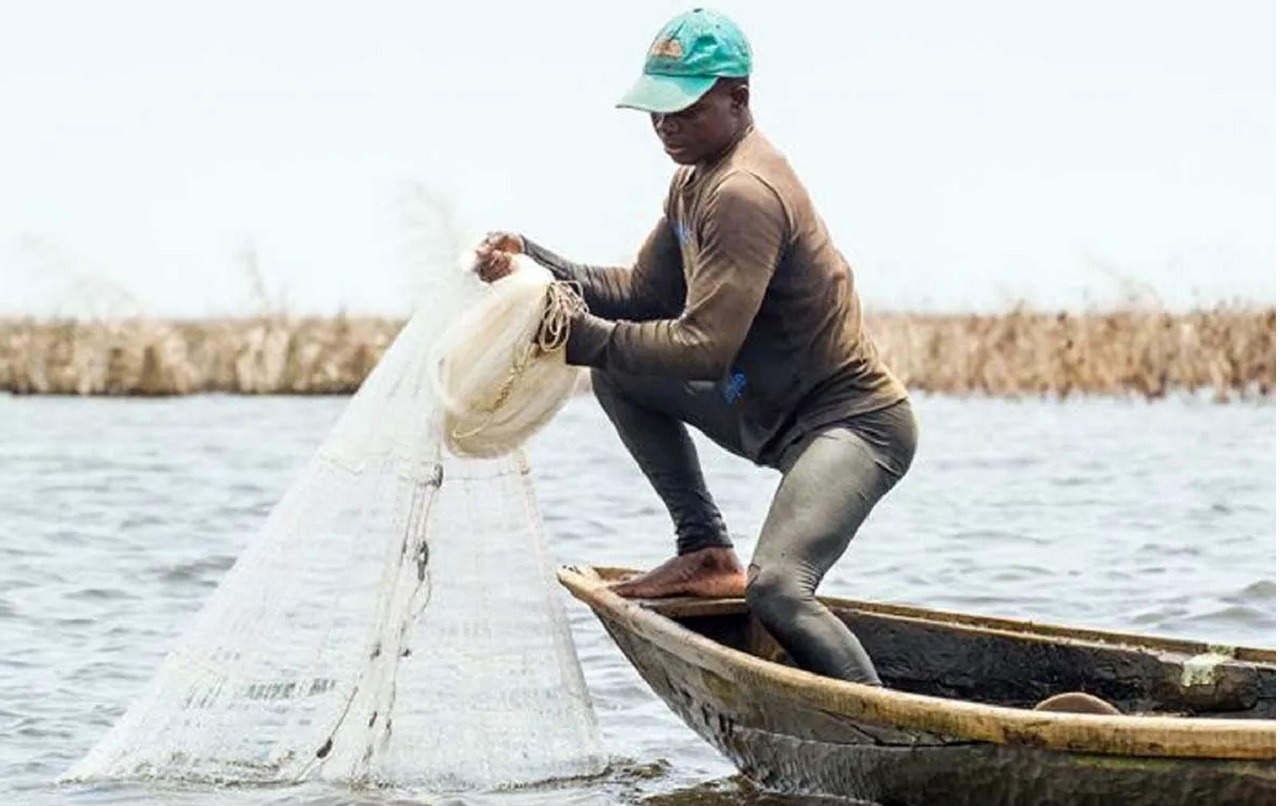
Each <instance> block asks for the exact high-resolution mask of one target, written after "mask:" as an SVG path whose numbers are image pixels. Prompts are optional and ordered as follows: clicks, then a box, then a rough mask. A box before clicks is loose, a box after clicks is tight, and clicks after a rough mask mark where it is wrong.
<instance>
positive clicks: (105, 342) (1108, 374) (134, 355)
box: [0, 306, 1276, 402]
mask: <svg viewBox="0 0 1280 806" xmlns="http://www.w3.org/2000/svg"><path fill="white" fill-rule="evenodd" d="M403 324H404V320H403V319H398V318H374V317H361V318H355V317H350V318H348V317H341V316H335V317H292V316H260V317H246V318H226V319H210V320H159V319H142V318H138V319H121V320H103V321H72V320H65V321H41V320H34V319H0V393H3V392H9V393H13V394H22V395H28V394H40V395H111V396H164V395H183V394H201V393H231V394H280V395H291V394H297V395H316V394H318V395H341V394H350V393H352V392H354V391H355V390H356V389H357V388H358V387H359V385H360V383H361V382H362V381H363V380H364V378H365V376H366V375H367V374H368V373H369V371H370V370H371V369H372V368H373V366H374V365H375V364H376V363H377V362H378V359H379V358H380V357H381V356H382V353H383V351H384V350H385V349H386V348H387V346H388V345H389V344H390V343H391V341H392V340H393V339H394V338H395V336H396V334H397V333H398V332H399V330H400V328H401V327H402V326H403ZM866 327H867V330H868V331H869V332H870V333H871V335H872V337H873V338H874V339H875V342H876V345H877V347H878V348H879V350H880V353H881V355H882V356H883V357H884V359H885V360H886V362H887V363H888V364H889V366H890V367H891V368H892V369H893V371H894V372H895V373H896V374H897V375H898V377H900V378H901V379H902V380H903V381H904V382H906V384H907V385H908V386H909V387H910V388H911V389H913V390H915V391H921V392H928V393H937V394H950V395H982V396H997V397H1018V396H1037V397H1059V398H1066V397H1074V396H1080V395H1110V396H1130V397H1140V398H1146V399H1155V398H1160V397H1164V396H1166V395H1169V394H1174V393H1184V392H1191V393H1198V392H1202V391H1205V390H1208V391H1209V392H1210V393H1211V394H1212V396H1213V398H1214V399H1215V400H1218V401H1223V402H1225V401H1229V400H1239V399H1250V398H1260V397H1273V396H1274V394H1275V382H1276V310H1275V307H1274V306H1272V307H1269V308H1244V307H1241V308H1231V307H1219V308H1215V309H1211V310H1199V311H1190V312H1185V313H1170V312H1161V311H1151V310H1140V309H1135V310H1117V311H1110V312H1105V311H1100V312H1091V313H1046V312H1035V311H1029V310H1023V309H1018V308H1015V309H1013V310H1011V311H1008V312H1006V313H1002V314H912V313H876V312H869V313H868V314H867V317H866Z"/></svg>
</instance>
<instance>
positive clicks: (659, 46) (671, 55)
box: [649, 37, 684, 60]
mask: <svg viewBox="0 0 1280 806" xmlns="http://www.w3.org/2000/svg"><path fill="white" fill-rule="evenodd" d="M649 55H650V56H659V57H663V58H667V59H677V60H678V59H683V58H684V48H683V47H681V46H680V40H678V39H676V38H675V37H671V38H669V39H663V40H661V41H658V42H654V43H653V49H652V50H650V51H649Z"/></svg>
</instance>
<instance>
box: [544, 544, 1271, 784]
mask: <svg viewBox="0 0 1280 806" xmlns="http://www.w3.org/2000/svg"><path fill="white" fill-rule="evenodd" d="M626 573H629V572H627V571H625V570H623V569H608V568H590V567H579V568H563V569H561V571H560V574H559V577H560V582H561V583H562V584H563V585H564V586H565V587H566V588H568V590H569V591H570V592H571V593H572V594H573V595H574V596H575V597H576V598H578V599H580V600H582V601H583V602H585V603H586V604H587V605H589V606H590V607H591V609H592V610H593V611H594V612H595V614H596V616H597V617H598V618H599V619H600V621H601V622H602V623H603V624H604V627H605V629H606V630H607V631H608V633H609V635H610V636H611V637H612V638H613V640H614V641H615V642H616V643H617V644H618V646H619V648H620V649H621V650H622V651H623V653H624V654H625V655H626V656H627V658H628V659H629V660H630V661H631V663H632V665H634V666H635V668H636V669H637V671H639V673H640V675H641V677H643V678H644V680H645V682H647V683H648V684H649V686H650V687H652V688H653V690H654V691H655V692H656V693H657V694H658V696H659V697H661V698H662V699H663V700H664V701H665V702H666V703H667V705H668V706H669V707H670V708H671V709H672V710H673V711H675V712H676V714H678V715H679V716H680V717H681V718H682V719H683V720H684V721H685V723H686V724H688V725H689V727H690V728H692V729H693V730H694V731H695V732H696V733H697V734H698V735H699V736H701V737H702V738H703V739H705V740H706V741H708V742H710V743H711V744H712V745H713V746H715V747H716V748H717V749H719V750H720V752H721V753H723V754H724V755H725V756H726V757H728V758H729V759H730V760H731V761H732V762H733V763H734V764H735V765H736V766H737V767H738V768H739V769H740V770H741V771H742V773H743V774H744V775H746V776H747V777H748V778H750V779H751V780H752V781H754V782H755V783H756V784H758V785H759V786H761V787H762V788H764V789H768V790H773V791H780V792H790V793H797V794H813V795H833V796H837V797H845V798H854V799H858V800H863V801H870V802H873V803H879V804H884V806H900V805H901V806H908V805H910V804H925V805H929V806H932V804H940V803H946V804H955V805H956V806H963V805H964V804H975V805H980V806H995V805H997V804H1019V805H1021V804H1113V803H1123V804H1127V805H1128V806H1141V805H1142V804H1153V806H1154V804H1159V805H1160V806H1172V805H1173V804H1196V805H1197V806H1201V805H1202V804H1210V803H1222V804H1240V805H1243V804H1255V803H1256V804H1263V803H1266V804H1272V803H1275V799H1276V788H1275V758H1276V728H1275V705H1276V703H1275V694H1276V689H1275V651H1274V650H1267V649H1252V648H1244V647H1224V646H1211V645H1207V644H1202V643H1196V642H1191V641H1178V640H1171V639H1165V638H1154V637H1146V636H1138V635H1124V634H1120V633H1112V632H1103V631H1099V630H1087V629H1071V628H1066V627H1053V626H1048V625H1043V624H1036V623H1032V622H1026V621H1010V620H1005V619H997V618H987V617H982V616H966V615H961V614H955V613H945V612H939V611H932V610H925V609H921V608H915V607H904V606H896V605H882V604H870V603H865V602H857V601H850V600H842V599H824V601H825V602H826V603H827V605H828V606H830V607H831V609H832V610H833V612H835V613H836V614H837V615H838V616H839V617H840V618H841V619H843V620H844V621H845V622H846V623H848V624H850V625H851V626H852V627H853V628H854V630H855V631H856V632H857V635H858V637H859V638H860V639H861V640H862V642H863V644H864V645H865V646H866V648H867V651H868V652H869V653H870V655H871V657H872V659H873V660H874V661H875V662H876V665H877V668H878V670H879V671H880V674H881V676H882V678H883V679H884V681H885V684H886V688H874V687H869V686H862V685H858V684H855V683H847V682H843V681H838V680H832V679H829V678H825V677H821V676H818V675H814V674H810V673H808V672H804V671H801V670H799V669H797V668H795V667H794V666H793V665H790V663H789V659H788V658H787V657H786V654H785V653H784V652H783V651H782V650H781V649H780V648H779V647H778V645H777V643H776V642H774V641H773V640H772V638H771V637H770V636H769V635H768V633H766V632H765V631H764V630H763V629H762V628H761V627H760V625H759V623H758V622H757V621H756V620H755V619H754V618H752V617H751V616H750V614H749V612H748V610H747V608H746V605H745V603H744V602H743V601H742V600H741V599H722V600H700V599H671V600H661V601H644V602H641V601H631V600H626V599H623V598H621V597H619V596H618V595H616V594H614V593H613V592H612V591H610V590H609V588H608V587H607V583H608V582H609V580H611V579H617V578H619V577H620V576H622V575H624V574H626ZM1069 691H1084V692H1088V693H1090V694H1094V695H1096V696H1099V697H1102V698H1103V699H1105V700H1107V701H1109V702H1111V703H1113V704H1114V705H1115V706H1116V707H1118V708H1119V709H1120V710H1121V712H1122V715H1119V716H1115V715H1110V716H1103V715H1093V714H1073V713H1051V712H1043V711H1034V710H1031V709H1032V708H1033V707H1034V705H1035V704H1036V703H1037V702H1040V701H1041V700H1043V699H1045V698H1046V697H1049V696H1052V695H1054V694H1059V693H1063V692H1069Z"/></svg>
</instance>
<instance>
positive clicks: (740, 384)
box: [724, 369, 747, 406]
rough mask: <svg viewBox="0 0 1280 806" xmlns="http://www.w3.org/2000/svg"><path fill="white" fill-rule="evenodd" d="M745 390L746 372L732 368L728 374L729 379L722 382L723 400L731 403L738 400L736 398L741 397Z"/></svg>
mask: <svg viewBox="0 0 1280 806" xmlns="http://www.w3.org/2000/svg"><path fill="white" fill-rule="evenodd" d="M746 390H747V373H745V372H743V371H742V370H740V369H739V370H734V373H733V374H732V375H730V376H729V380H727V381H725V382H724V402H726V403H728V404H729V405H731V406H732V405H733V404H734V403H737V402H738V398H740V397H742V395H743V393H744V392H746Z"/></svg>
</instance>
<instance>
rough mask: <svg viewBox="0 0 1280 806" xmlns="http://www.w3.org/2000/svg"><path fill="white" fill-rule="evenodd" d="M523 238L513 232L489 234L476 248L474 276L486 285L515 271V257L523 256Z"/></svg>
mask: <svg viewBox="0 0 1280 806" xmlns="http://www.w3.org/2000/svg"><path fill="white" fill-rule="evenodd" d="M523 252H524V238H522V237H520V236H519V235H516V234H515V233H514V232H491V233H489V234H488V235H487V236H486V237H485V239H484V242H483V243H481V244H480V246H479V247H477V248H476V274H478V275H480V279H481V280H484V281H485V282H486V283H492V282H494V281H495V280H501V279H502V278H503V277H506V276H507V275H508V274H510V273H511V272H513V271H515V270H516V261H515V256H516V255H519V254H523Z"/></svg>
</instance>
